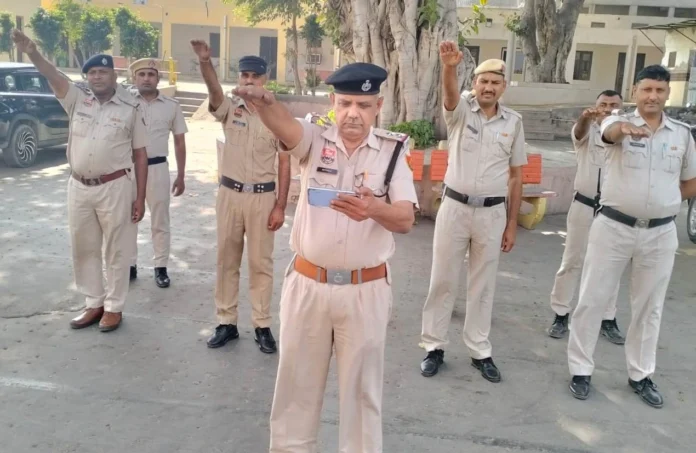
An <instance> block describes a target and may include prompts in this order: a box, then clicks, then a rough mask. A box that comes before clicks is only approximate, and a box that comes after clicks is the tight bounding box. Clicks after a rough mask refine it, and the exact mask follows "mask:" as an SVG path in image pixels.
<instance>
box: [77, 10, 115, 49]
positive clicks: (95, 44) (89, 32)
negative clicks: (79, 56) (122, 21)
mask: <svg viewBox="0 0 696 453" xmlns="http://www.w3.org/2000/svg"><path fill="white" fill-rule="evenodd" d="M82 27H83V28H82V38H81V39H80V42H79V47H80V48H81V49H82V50H83V52H84V57H85V58H89V57H91V56H92V55H95V54H98V53H103V52H104V51H106V50H109V49H111V47H113V44H114V38H113V34H114V17H113V13H112V12H111V11H110V10H108V9H104V8H96V7H93V6H87V7H85V8H84V10H83V13H82Z"/></svg>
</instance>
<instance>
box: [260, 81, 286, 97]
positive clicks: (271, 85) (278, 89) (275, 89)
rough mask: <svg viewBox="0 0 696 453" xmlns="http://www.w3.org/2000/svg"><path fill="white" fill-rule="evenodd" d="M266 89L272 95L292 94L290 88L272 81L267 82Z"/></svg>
mask: <svg viewBox="0 0 696 453" xmlns="http://www.w3.org/2000/svg"><path fill="white" fill-rule="evenodd" d="M264 88H266V89H267V90H268V91H270V92H271V93H275V94H290V90H289V89H288V87H286V86H284V85H280V84H279V83H278V82H276V81H275V80H271V81H269V82H267V83H266V85H265V86H264Z"/></svg>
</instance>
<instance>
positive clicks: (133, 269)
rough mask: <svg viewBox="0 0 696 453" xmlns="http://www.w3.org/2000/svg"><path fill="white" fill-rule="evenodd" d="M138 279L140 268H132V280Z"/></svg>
mask: <svg viewBox="0 0 696 453" xmlns="http://www.w3.org/2000/svg"><path fill="white" fill-rule="evenodd" d="M136 278H138V268H137V267H135V266H131V267H130V279H131V280H135V279H136Z"/></svg>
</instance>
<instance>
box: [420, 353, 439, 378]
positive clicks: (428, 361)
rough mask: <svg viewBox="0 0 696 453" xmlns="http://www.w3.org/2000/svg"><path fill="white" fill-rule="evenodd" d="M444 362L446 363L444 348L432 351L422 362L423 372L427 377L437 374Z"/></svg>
mask: <svg viewBox="0 0 696 453" xmlns="http://www.w3.org/2000/svg"><path fill="white" fill-rule="evenodd" d="M443 363H445V351H443V350H442V349H435V350H434V351H430V352H428V355H427V356H426V357H425V358H424V359H423V361H422V362H421V365H420V369H421V374H422V375H423V376H425V377H431V376H435V375H436V374H437V371H438V370H439V369H440V365H442V364H443Z"/></svg>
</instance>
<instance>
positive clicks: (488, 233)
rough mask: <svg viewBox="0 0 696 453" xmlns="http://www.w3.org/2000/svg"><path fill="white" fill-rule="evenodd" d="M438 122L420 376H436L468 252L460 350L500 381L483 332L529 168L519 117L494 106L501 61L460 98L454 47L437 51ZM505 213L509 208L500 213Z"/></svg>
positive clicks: (480, 71)
mask: <svg viewBox="0 0 696 453" xmlns="http://www.w3.org/2000/svg"><path fill="white" fill-rule="evenodd" d="M440 58H441V59H442V63H443V74H442V83H443V99H444V116H445V122H446V123H447V136H448V137H449V140H450V142H449V144H450V152H449V165H448V167H447V174H446V175H445V186H446V187H445V192H444V197H443V201H442V206H440V209H439V211H438V215H437V220H436V222H435V238H434V242H433V266H432V272H431V276H430V289H429V291H428V298H427V299H426V301H425V306H424V307H423V331H422V334H421V340H422V343H421V344H422V346H423V347H424V348H425V349H426V351H428V355H427V357H426V358H425V359H424V360H423V361H422V363H421V374H422V375H423V376H426V377H429V376H434V375H435V374H436V373H437V372H438V369H439V367H440V365H441V364H442V363H443V357H444V354H445V352H444V347H445V346H446V345H447V343H448V340H447V330H448V328H449V324H450V319H451V317H452V310H453V308H454V301H455V299H456V296H457V290H458V286H459V285H458V283H459V277H460V273H461V266H462V263H463V262H464V259H465V257H466V254H467V252H469V278H468V288H467V297H466V319H465V321H464V344H466V346H467V348H468V349H469V353H470V354H471V358H472V365H473V366H474V367H476V368H477V369H478V370H480V372H481V374H482V376H483V377H484V378H485V379H487V380H488V381H490V382H499V381H500V379H501V376H500V371H499V370H498V368H497V367H496V366H495V364H494V363H493V359H492V357H491V355H492V348H491V343H490V341H489V340H488V334H489V332H490V327H491V315H492V312H493V295H494V291H495V278H496V273H497V271H498V260H499V257H500V250H501V249H502V251H503V252H509V251H510V250H512V247H513V245H514V243H515V236H516V232H517V214H518V212H519V208H520V203H521V200H522V165H524V164H526V163H527V155H526V154H525V151H524V131H523V129H522V118H521V117H520V115H519V114H518V113H517V112H515V111H513V110H510V109H508V108H507V107H504V106H502V105H500V104H499V103H498V99H500V96H501V95H502V94H503V92H504V91H505V63H504V62H503V61H501V60H486V61H484V62H483V63H481V64H480V65H479V66H478V67H477V68H476V69H475V71H474V76H475V77H474V90H475V94H473V93H466V92H464V93H463V95H462V96H461V97H460V94H459V88H458V82H457V66H458V65H459V63H460V62H461V60H462V53H461V52H460V51H459V48H458V47H457V45H456V44H455V43H453V42H450V41H445V42H443V43H441V45H440ZM506 207H507V209H506Z"/></svg>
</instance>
